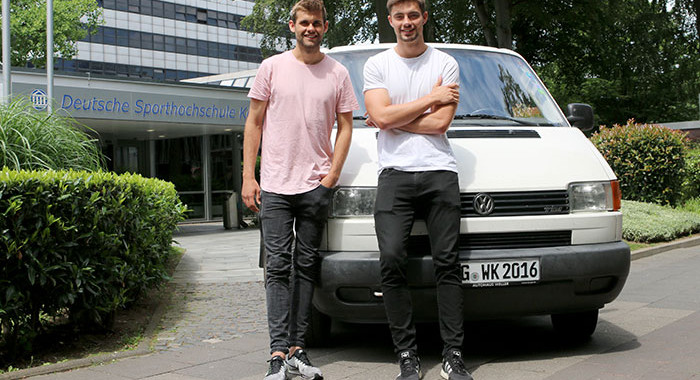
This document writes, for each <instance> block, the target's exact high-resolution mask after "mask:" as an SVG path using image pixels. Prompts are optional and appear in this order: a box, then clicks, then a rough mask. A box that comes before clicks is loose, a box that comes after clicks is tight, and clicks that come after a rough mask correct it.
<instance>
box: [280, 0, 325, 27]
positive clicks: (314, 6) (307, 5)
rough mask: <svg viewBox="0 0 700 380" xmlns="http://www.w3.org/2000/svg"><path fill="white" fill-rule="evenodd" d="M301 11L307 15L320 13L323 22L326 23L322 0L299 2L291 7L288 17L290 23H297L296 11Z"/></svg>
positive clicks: (303, 0) (301, 0) (300, 0)
mask: <svg viewBox="0 0 700 380" xmlns="http://www.w3.org/2000/svg"><path fill="white" fill-rule="evenodd" d="M300 9H301V10H303V11H305V12H308V13H313V12H321V13H322V14H323V21H324V22H325V21H326V7H325V6H324V5H323V0H299V1H297V3H296V4H294V6H293V7H292V11H291V12H289V17H290V18H291V20H292V21H294V22H296V21H297V11H298V10H300Z"/></svg>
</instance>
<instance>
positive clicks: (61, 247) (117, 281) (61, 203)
mask: <svg viewBox="0 0 700 380" xmlns="http://www.w3.org/2000/svg"><path fill="white" fill-rule="evenodd" d="M184 212H185V206H184V205H183V204H182V203H181V202H180V200H179V199H178V197H177V194H176V192H175V188H174V186H173V185H172V184H171V183H168V182H164V181H161V180H157V179H149V178H143V177H141V176H139V175H132V174H123V175H116V174H113V173H106V172H84V171H12V170H8V169H3V170H2V171H0V231H2V237H1V238H0V252H1V253H0V322H2V325H1V326H2V337H1V338H2V339H1V340H0V348H2V347H5V351H6V352H18V351H22V349H23V348H24V349H25V350H26V349H28V348H29V347H28V345H29V344H30V343H31V340H32V338H33V336H34V335H35V334H36V333H37V331H39V329H40V328H41V327H42V320H44V319H46V318H45V317H51V316H57V315H68V316H69V317H70V319H71V320H72V321H74V322H77V323H76V325H86V324H87V325H94V324H98V325H102V326H108V325H109V323H110V318H111V316H113V313H114V311H115V310H117V309H118V308H121V307H124V306H126V305H128V304H129V303H130V302H132V301H134V300H136V299H137V297H138V296H139V295H140V294H141V292H142V291H144V290H145V289H147V288H149V287H152V286H155V285H157V284H159V283H160V282H161V281H163V280H164V279H165V278H166V277H167V273H166V266H165V264H166V262H167V259H168V255H169V249H170V246H171V242H172V233H173V231H174V229H175V228H176V226H177V223H178V222H179V221H181V220H183V218H184ZM0 353H1V350H0Z"/></svg>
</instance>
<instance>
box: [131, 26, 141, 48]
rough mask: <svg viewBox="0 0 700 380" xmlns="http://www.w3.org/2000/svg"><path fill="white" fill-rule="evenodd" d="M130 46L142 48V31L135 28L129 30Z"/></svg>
mask: <svg viewBox="0 0 700 380" xmlns="http://www.w3.org/2000/svg"><path fill="white" fill-rule="evenodd" d="M129 47H132V48H141V32H138V31H135V30H130V31H129Z"/></svg>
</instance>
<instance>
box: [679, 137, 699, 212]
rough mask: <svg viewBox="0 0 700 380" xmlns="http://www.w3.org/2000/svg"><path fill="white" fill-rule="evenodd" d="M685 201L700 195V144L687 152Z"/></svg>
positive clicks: (684, 179)
mask: <svg viewBox="0 0 700 380" xmlns="http://www.w3.org/2000/svg"><path fill="white" fill-rule="evenodd" d="M686 153H687V154H686V158H685V175H684V177H683V201H688V200H691V199H693V198H698V197H700V146H697V147H695V148H694V149H691V150H688V151H687V152H686Z"/></svg>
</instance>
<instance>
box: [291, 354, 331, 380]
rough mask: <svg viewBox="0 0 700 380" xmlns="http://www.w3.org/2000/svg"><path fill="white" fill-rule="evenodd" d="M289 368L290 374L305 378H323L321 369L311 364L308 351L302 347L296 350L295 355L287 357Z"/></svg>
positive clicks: (320, 379) (310, 379)
mask: <svg viewBox="0 0 700 380" xmlns="http://www.w3.org/2000/svg"><path fill="white" fill-rule="evenodd" d="M287 368H289V374H290V375H299V376H301V378H302V379H305V380H323V373H321V370H320V369H319V368H318V367H314V366H313V365H312V364H311V361H310V360H309V357H308V355H306V351H304V350H302V349H298V350H296V351H294V355H292V356H290V357H289V359H287Z"/></svg>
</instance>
